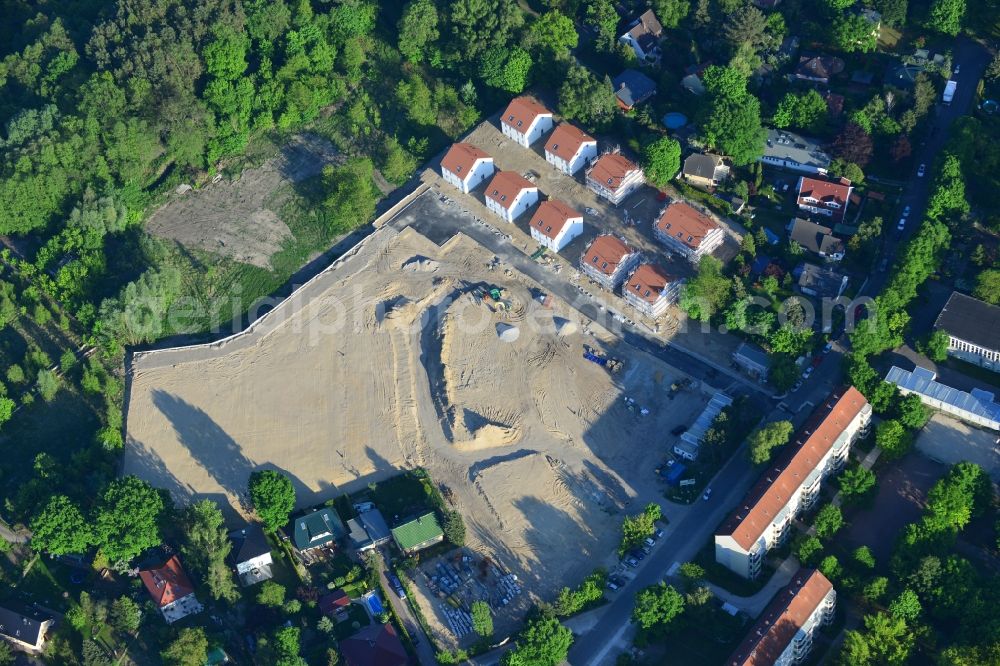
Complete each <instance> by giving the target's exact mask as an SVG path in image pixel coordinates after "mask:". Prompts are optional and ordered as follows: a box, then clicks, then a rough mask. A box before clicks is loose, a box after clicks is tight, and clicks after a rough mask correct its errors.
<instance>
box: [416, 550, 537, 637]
mask: <svg viewBox="0 0 1000 666" xmlns="http://www.w3.org/2000/svg"><path fill="white" fill-rule="evenodd" d="M409 576H410V582H411V585H410V589H411V590H412V591H413V593H414V594H415V595H416V599H415V600H414V601H415V602H416V603H417V604H418V605H419V606H420V609H421V611H422V612H423V615H424V618H425V619H426V620H427V623H428V625H429V626H430V629H431V631H432V632H433V634H434V640H435V642H436V643H437V644H438V645H440V646H442V647H447V648H448V649H455V648H468V647H469V646H471V645H473V644H474V643H476V642H477V641H478V640H479V638H480V637H479V636H478V635H476V633H475V632H474V631H473V629H472V614H471V610H472V604H473V603H475V602H477V601H484V602H486V604H487V605H488V606H489V607H490V610H491V611H492V614H493V627H494V633H495V634H496V635H497V636H505V635H508V634H510V633H511V632H513V631H514V630H515V629H516V628H517V626H518V623H519V622H520V621H521V619H522V618H523V616H524V613H525V611H526V610H527V609H528V607H529V606H530V599H529V597H530V595H529V594H526V592H527V590H525V589H524V587H523V581H521V580H519V579H518V578H517V576H516V575H514V574H512V573H511V572H509V571H507V570H506V569H504V568H502V567H501V566H500V565H499V564H498V563H497V562H494V561H493V560H491V559H490V558H488V557H484V556H483V555H481V554H479V553H475V552H473V551H471V550H469V549H468V548H458V549H456V550H453V551H450V552H448V553H446V554H445V555H441V556H438V557H435V558H433V559H431V560H428V561H426V562H421V563H420V565H419V566H418V567H417V568H415V569H413V570H411V571H410V572H409Z"/></svg>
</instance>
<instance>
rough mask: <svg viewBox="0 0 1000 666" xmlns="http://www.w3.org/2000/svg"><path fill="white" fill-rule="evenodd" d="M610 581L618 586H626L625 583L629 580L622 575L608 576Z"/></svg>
mask: <svg viewBox="0 0 1000 666" xmlns="http://www.w3.org/2000/svg"><path fill="white" fill-rule="evenodd" d="M608 582H609V583H614V584H615V585H617V586H618V587H625V584H626V583H628V581H626V580H625V579H624V578H622V577H621V576H608ZM612 589H614V588H612Z"/></svg>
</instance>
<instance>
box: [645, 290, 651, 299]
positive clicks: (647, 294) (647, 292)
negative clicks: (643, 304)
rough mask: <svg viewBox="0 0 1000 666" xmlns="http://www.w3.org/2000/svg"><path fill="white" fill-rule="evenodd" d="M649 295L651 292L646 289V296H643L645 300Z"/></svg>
mask: <svg viewBox="0 0 1000 666" xmlns="http://www.w3.org/2000/svg"><path fill="white" fill-rule="evenodd" d="M651 293H652V292H651V291H650V290H649V289H647V290H646V294H645V297H646V298H649V295H650V294H651Z"/></svg>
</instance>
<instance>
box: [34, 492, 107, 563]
mask: <svg viewBox="0 0 1000 666" xmlns="http://www.w3.org/2000/svg"><path fill="white" fill-rule="evenodd" d="M93 540H94V535H93V533H92V532H91V528H90V523H89V522H88V521H87V519H86V518H84V517H83V514H82V513H81V512H80V509H79V508H78V507H77V506H76V505H75V504H74V503H73V502H71V501H70V499H69V498H68V497H66V496H65V495H55V496H54V497H52V498H51V499H49V501H48V503H47V504H46V505H45V508H44V509H42V511H41V513H39V514H38V515H37V516H35V518H34V519H33V520H32V521H31V543H32V546H34V548H35V549H37V550H40V551H43V552H46V553H50V554H52V555H70V554H83V553H86V552H87V548H88V546H90V544H91V543H92V542H93Z"/></svg>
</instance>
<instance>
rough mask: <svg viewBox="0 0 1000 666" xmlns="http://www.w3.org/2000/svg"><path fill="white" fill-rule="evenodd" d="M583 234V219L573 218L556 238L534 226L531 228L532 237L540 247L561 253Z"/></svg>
mask: <svg viewBox="0 0 1000 666" xmlns="http://www.w3.org/2000/svg"><path fill="white" fill-rule="evenodd" d="M582 233H583V218H582V217H577V218H573V219H571V220H570V221H568V222H567V223H566V225H565V226H563V228H562V229H560V230H559V233H558V234H556V237H555V238H549V237H548V236H546V235H545V234H543V233H542V232H541V231H539V230H538V228H537V227H535V226H534V225H532V227H531V237H532V238H533V239H535V241H536V242H537V243H538V244H539V245H542V246H544V247H547V248H549V249H550V250H552V251H553V252H559V251H561V250H562V249H563V248H564V247H566V246H567V245H569V244H570V243H572V242H573V239H574V238H576V237H577V236H579V235H580V234H582Z"/></svg>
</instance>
